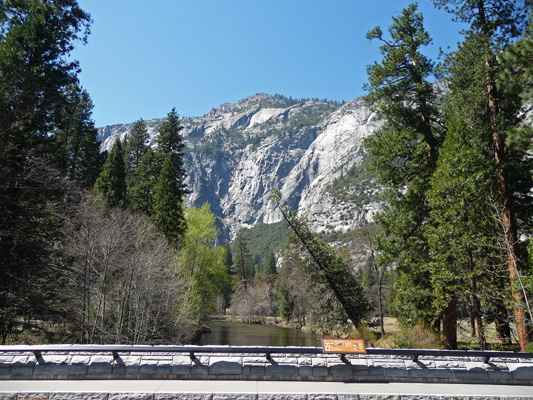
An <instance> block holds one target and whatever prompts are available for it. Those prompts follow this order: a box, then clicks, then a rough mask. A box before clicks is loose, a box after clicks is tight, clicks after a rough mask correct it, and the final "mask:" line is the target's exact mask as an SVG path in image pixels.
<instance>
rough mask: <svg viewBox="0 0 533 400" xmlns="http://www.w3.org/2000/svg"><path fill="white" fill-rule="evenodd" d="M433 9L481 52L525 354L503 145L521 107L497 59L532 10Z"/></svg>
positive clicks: (489, 4)
mask: <svg viewBox="0 0 533 400" xmlns="http://www.w3.org/2000/svg"><path fill="white" fill-rule="evenodd" d="M434 3H435V5H436V6H437V7H445V8H447V9H448V10H449V11H450V12H451V13H453V14H454V15H455V17H456V19H457V20H459V21H461V22H464V23H467V24H469V29H467V30H466V31H465V34H466V35H467V38H468V39H467V40H470V41H473V42H475V43H476V44H477V46H478V47H479V49H480V50H481V53H480V55H481V57H479V58H477V59H474V58H472V59H471V60H470V61H471V63H472V67H475V65H476V64H478V65H479V64H483V65H484V67H485V76H484V84H485V87H484V89H485V90H484V92H485V96H486V97H485V98H486V101H485V103H484V112H485V115H486V116H487V118H488V122H489V127H488V128H487V131H486V134H487V135H490V138H491V141H490V145H491V147H492V157H493V160H494V163H495V164H496V168H495V170H494V171H495V174H494V177H495V181H496V187H497V191H498V197H499V201H498V202H499V204H500V210H499V213H500V220H501V226H502V230H503V232H504V234H503V236H504V240H505V247H506V253H507V262H508V270H509V277H510V280H511V290H512V293H513V298H514V310H515V319H516V324H517V330H518V336H519V342H520V347H521V348H522V350H524V349H525V347H526V346H527V344H528V343H529V342H530V340H531V335H532V331H531V328H530V327H529V326H528V319H530V316H528V315H527V312H526V311H525V309H524V303H525V299H524V294H523V292H522V291H521V290H520V289H519V283H518V281H519V275H520V273H521V268H522V266H521V258H520V252H519V249H518V235H517V225H516V221H517V215H516V214H517V213H516V209H515V204H514V200H515V198H516V197H514V196H513V194H514V191H513V188H514V186H515V185H514V183H513V178H512V176H511V174H510V170H509V167H508V161H509V156H510V154H509V149H507V148H506V143H505V141H506V136H507V134H506V131H508V130H509V128H512V127H516V125H517V122H518V121H517V118H516V116H517V111H518V107H519V103H518V102H517V101H516V99H513V98H512V97H511V98H509V97H508V95H509V93H510V92H512V90H509V88H506V87H504V86H502V85H501V84H499V83H498V82H497V80H496V77H497V76H498V75H499V73H500V72H501V70H502V66H501V64H500V61H499V59H498V56H499V54H501V53H502V52H503V50H504V49H505V47H506V46H507V45H508V44H509V43H510V42H511V41H512V40H513V39H515V38H517V37H518V36H519V35H521V34H522V32H523V30H524V28H525V23H526V17H527V11H528V10H527V7H526V5H525V3H524V2H523V1H518V0H511V1H506V2H502V1H496V0H434ZM513 108H514V110H513ZM511 157H512V156H511Z"/></svg>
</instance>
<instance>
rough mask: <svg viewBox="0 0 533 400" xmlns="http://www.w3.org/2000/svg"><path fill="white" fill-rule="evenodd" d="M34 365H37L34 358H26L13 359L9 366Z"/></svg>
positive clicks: (17, 357)
mask: <svg viewBox="0 0 533 400" xmlns="http://www.w3.org/2000/svg"><path fill="white" fill-rule="evenodd" d="M35 364H37V359H36V358H35V357H28V356H16V357H13V361H12V362H11V366H13V367H18V366H33V365H35Z"/></svg>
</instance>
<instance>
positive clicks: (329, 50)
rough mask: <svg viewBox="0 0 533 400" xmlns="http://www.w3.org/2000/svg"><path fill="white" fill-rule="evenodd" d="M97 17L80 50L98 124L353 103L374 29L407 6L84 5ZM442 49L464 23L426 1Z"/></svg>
mask: <svg viewBox="0 0 533 400" xmlns="http://www.w3.org/2000/svg"><path fill="white" fill-rule="evenodd" d="M78 2H79V4H80V6H81V7H82V8H83V9H84V10H85V11H87V12H89V13H90V14H91V17H92V18H93V20H94V23H93V25H92V27H91V35H90V37H89V43H88V44H87V45H85V46H83V45H82V44H81V43H79V44H78V45H77V48H76V50H75V52H74V53H73V56H74V58H76V59H77V60H79V61H80V65H81V68H82V73H81V74H80V80H81V84H82V86H83V87H84V88H85V89H87V91H88V92H89V94H90V95H91V97H92V99H93V102H94V105H95V108H94V111H93V118H94V120H95V122H96V125H97V126H104V125H110V124H116V123H126V122H133V121H135V120H137V119H139V118H141V117H142V118H143V119H145V120H147V119H151V118H157V117H164V116H166V114H167V113H168V112H169V111H170V110H171V109H172V107H176V110H177V112H178V113H179V114H180V115H182V116H186V117H189V116H200V115H203V114H206V113H208V112H209V111H210V110H211V108H213V107H217V106H218V105H219V104H222V103H226V102H228V103H233V102H235V101H237V100H240V99H242V98H245V97H247V96H249V95H252V94H255V93H259V92H263V93H268V94H276V93H280V94H283V95H286V96H292V97H295V98H304V97H311V98H313V97H317V98H320V99H322V98H328V99H331V100H339V101H340V100H351V99H353V98H355V97H359V96H362V95H364V92H363V90H362V86H363V84H364V83H365V81H366V66H367V65H368V64H371V63H373V62H374V61H375V60H379V59H380V55H379V43H377V42H370V41H368V40H367V39H366V38H365V35H366V33H367V32H368V31H369V30H370V29H372V28H373V27H374V26H377V25H379V26H381V27H382V28H383V29H384V30H386V28H387V27H388V26H389V25H390V23H391V16H392V15H397V14H398V13H399V12H400V11H401V10H402V9H403V8H404V7H406V6H407V5H408V4H410V3H412V1H403V0H364V1H358V0H327V1H326V0H321V1H319V0H299V1H298V0H269V1H259V0H152V1H150V2H147V1H146V0H142V1H141V0H78ZM419 9H420V11H422V12H423V14H424V19H425V25H426V29H427V30H428V31H429V33H430V35H431V36H432V38H433V40H434V43H433V44H432V45H430V46H429V47H428V48H427V54H428V55H429V56H431V57H434V58H436V57H437V56H438V52H439V47H447V46H452V48H453V47H455V46H456V43H457V42H458V41H459V40H460V36H459V34H458V31H459V30H460V27H459V25H458V24H456V23H453V22H451V18H450V15H449V14H447V13H446V12H445V11H442V10H436V9H435V8H434V7H433V5H432V2H431V1H430V0H421V1H420V2H419Z"/></svg>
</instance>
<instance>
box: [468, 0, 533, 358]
mask: <svg viewBox="0 0 533 400" xmlns="http://www.w3.org/2000/svg"><path fill="white" fill-rule="evenodd" d="M477 7H478V11H479V22H480V27H481V34H482V35H483V36H485V37H486V38H487V39H490V32H489V26H488V22H487V18H486V10H485V2H484V0H478V1H477ZM493 58H494V55H493V54H492V53H491V51H490V50H489V49H488V48H487V49H486V51H485V65H486V67H487V71H488V72H487V77H486V79H487V83H486V85H487V92H488V101H489V112H490V118H491V121H492V147H493V151H494V160H495V161H496V164H497V165H498V167H499V170H498V172H497V176H496V179H497V185H498V194H499V196H500V202H501V223H502V227H503V230H504V237H505V245H506V249H507V266H508V269H509V278H510V281H511V292H512V295H513V298H514V313H515V319H516V329H517V332H518V341H519V343H520V349H521V350H522V351H524V349H525V347H526V346H527V345H528V344H529V342H530V334H531V332H530V331H529V327H528V318H527V313H526V311H525V309H524V300H525V299H524V296H523V293H522V291H521V290H519V289H518V270H519V267H520V266H519V259H518V251H517V247H516V244H517V234H516V224H515V222H514V218H513V214H512V212H511V204H510V202H511V201H510V200H511V194H510V192H509V182H508V180H507V177H506V174H505V170H504V167H503V165H504V164H505V143H504V141H503V139H502V137H501V135H500V133H499V132H498V130H499V129H498V117H499V114H500V106H499V96H498V91H497V87H496V81H495V79H494V77H493V72H492V70H493V68H494V61H493Z"/></svg>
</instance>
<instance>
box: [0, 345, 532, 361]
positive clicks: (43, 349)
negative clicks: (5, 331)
mask: <svg viewBox="0 0 533 400" xmlns="http://www.w3.org/2000/svg"><path fill="white" fill-rule="evenodd" d="M47 352H68V353H85V352H90V353H108V352H109V353H111V354H112V355H113V359H115V360H116V359H118V358H120V354H121V353H123V354H124V353H189V357H190V358H191V360H192V359H194V358H195V354H196V353H219V354H220V353H224V354H265V356H266V358H267V359H268V360H271V358H272V354H322V353H323V350H322V348H321V347H260V346H257V347H256V346H252V347H250V346H158V345H157V346H156V345H154V346H146V345H61V344H57V345H56V344H52V345H31V346H30V345H10V346H0V353H33V355H34V356H35V358H36V359H37V361H38V362H43V357H42V355H43V353H47ZM358 354H361V353H358ZM366 354H367V355H388V356H403V357H410V358H411V359H412V360H413V361H414V362H417V361H418V360H419V358H420V357H473V358H482V359H483V362H485V363H488V362H489V360H490V359H491V358H503V359H532V360H533V353H517V352H512V351H476V350H427V349H379V348H372V347H370V348H367V349H366ZM346 355H347V354H340V357H341V359H342V360H343V361H346V358H345V357H346Z"/></svg>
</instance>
